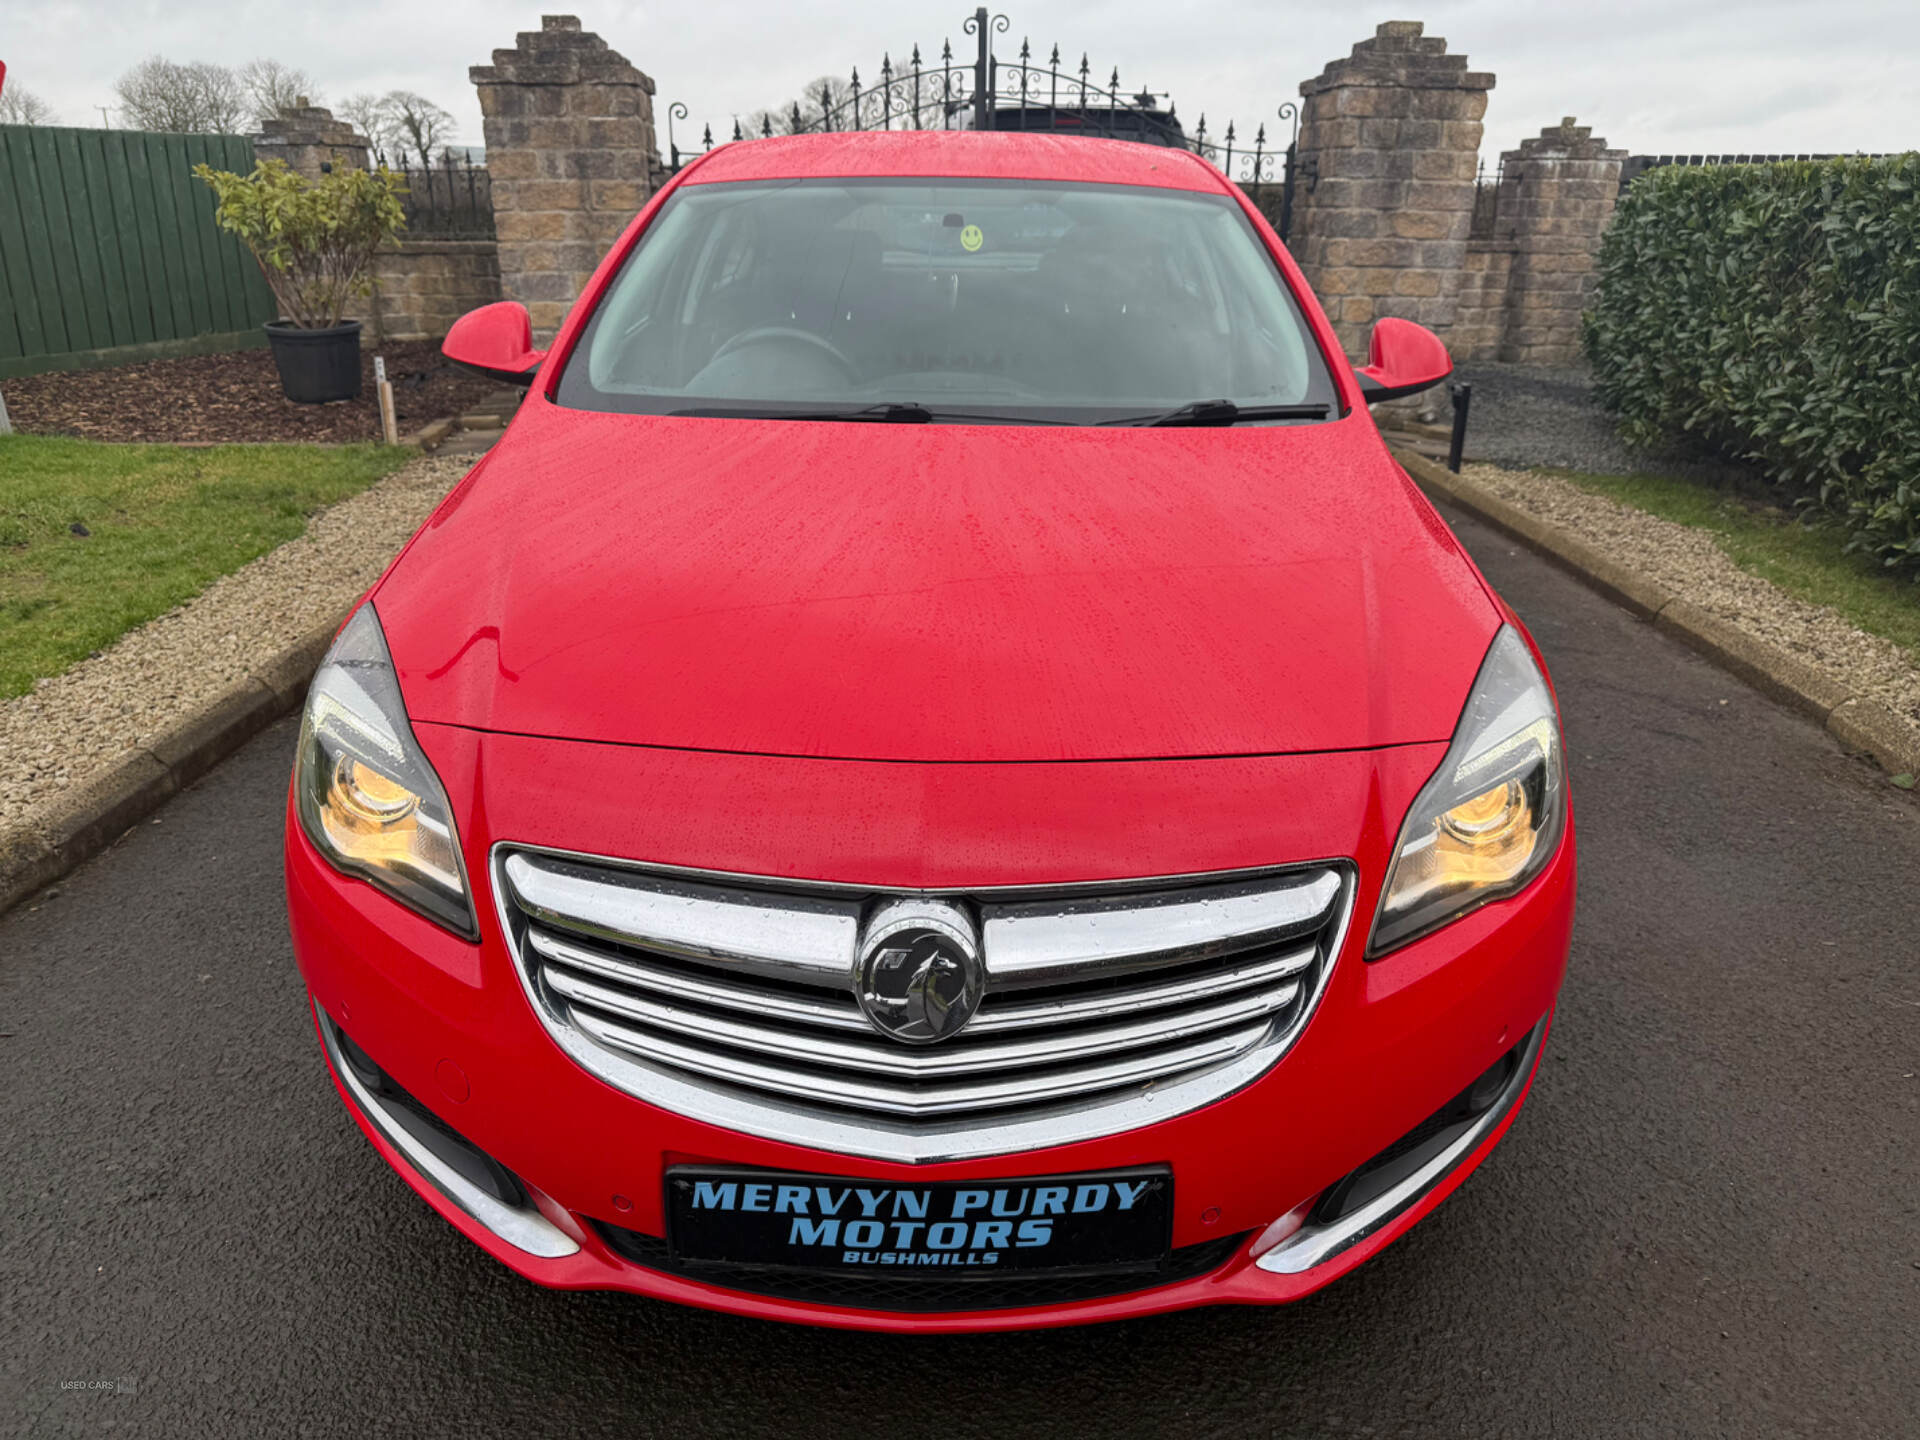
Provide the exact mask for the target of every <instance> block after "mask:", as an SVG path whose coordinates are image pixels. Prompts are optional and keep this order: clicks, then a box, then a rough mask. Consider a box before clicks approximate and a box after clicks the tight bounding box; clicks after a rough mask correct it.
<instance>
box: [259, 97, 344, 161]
mask: <svg viewBox="0 0 1920 1440" xmlns="http://www.w3.org/2000/svg"><path fill="white" fill-rule="evenodd" d="M372 149H373V142H372V141H371V140H369V139H368V138H367V137H366V136H364V135H362V134H361V133H360V132H359V131H357V130H355V129H354V128H353V126H352V125H350V124H348V123H347V122H346V121H345V120H337V119H335V118H334V114H333V112H332V111H331V110H329V109H327V108H326V107H325V106H324V105H313V104H310V103H308V100H307V97H306V96H304V95H302V96H301V97H300V98H299V99H298V100H296V101H294V103H293V104H291V105H283V106H281V107H280V110H279V112H278V113H277V114H274V115H271V116H269V117H268V118H266V119H264V120H262V121H261V122H260V133H259V134H257V135H255V136H254V137H253V151H254V156H255V158H256V159H260V160H284V161H285V162H286V164H287V168H288V169H289V170H292V171H294V172H295V173H297V174H300V175H304V176H306V177H307V178H308V179H309V180H317V179H318V178H319V177H320V173H321V169H322V167H323V166H326V165H330V164H331V163H332V162H333V161H335V160H340V161H343V162H345V163H346V164H348V165H351V166H354V167H356V168H365V166H366V163H367V155H368V152H370V151H371V150H372Z"/></svg>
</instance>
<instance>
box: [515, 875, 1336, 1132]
mask: <svg viewBox="0 0 1920 1440" xmlns="http://www.w3.org/2000/svg"><path fill="white" fill-rule="evenodd" d="M494 880H495V889H496V894H497V896H498V898H499V902H500V909H501V918H502V921H503V924H504V925H505V927H506V930H507V934H508V936H509V938H510V941H511V943H512V945H513V949H514V954H515V959H516V961H517V967H518V970H519V973H520V977H521V980H522V982H523V984H524V985H525V986H526V988H527V992H528V995H529V997H530V999H531V1000H532V1001H533V1004H534V1008H535V1010H536V1011H537V1013H538V1014H539V1016H540V1019H541V1021H542V1022H543V1023H544V1024H545V1026H546V1028H547V1030H548V1032H549V1033H550V1034H552V1035H553V1037H554V1038H555V1040H556V1041H558V1042H559V1043H560V1045H561V1046H562V1047H563V1048H564V1049H565V1050H566V1051H567V1052H568V1053H569V1054H570V1055H572V1056H573V1058H574V1059H575V1060H576V1061H578V1062H579V1063H580V1064H581V1065H583V1066H584V1067H585V1068H586V1069H588V1070H590V1071H592V1072H593V1073H594V1074H596V1075H598V1076H600V1077H601V1078H602V1079H604V1080H606V1081H608V1082H609V1083H610V1084H613V1085H615V1086H617V1087H619V1088H621V1089H623V1090H626V1091H628V1092H629V1093H631V1094H633V1095H636V1096H638V1097H639V1098H641V1099H643V1100H647V1101H650V1102H652V1103H655V1104H659V1105H661V1106H663V1107H665V1108H667V1109H670V1110H673V1111H676V1112H678V1113H681V1114H686V1115H689V1116H691V1117H692V1118H695V1119H699V1120H705V1121H708V1122H710V1123H713V1124H717V1125H723V1126H726V1127H728V1128H731V1129H735V1130H743V1131H747V1132H749V1133H753V1134H757V1135H763V1136H767V1137H769V1138H773V1139H780V1140H788V1141H792V1142H794V1143H797V1144H805V1145H813V1146H819V1147H821V1148H827V1149H835V1150H841V1151H844V1152H847V1153H852V1154H859V1155H867V1156H871V1157H874V1158H878V1159H893V1160H901V1161H908V1162H921V1161H929V1160H937V1159H956V1158H962V1157H965V1156H972V1155H986V1154H996V1153H1004V1152H1008V1151H1013V1150H1022V1149H1029V1148H1033V1147H1035V1146H1038V1145H1044V1144H1063V1143H1067V1142H1069V1141H1073V1140H1081V1139H1088V1138H1092V1137H1093V1136H1097V1135H1103V1134H1110V1133H1113V1132H1115V1131H1119V1130H1125V1129H1132V1128H1135V1127H1137V1126H1139V1125H1143V1124H1150V1123H1153V1122H1154V1121H1156V1120H1161V1119H1165V1118H1168V1117H1169V1116H1172V1115H1177V1114H1181V1113H1183V1112H1185V1111H1187V1110H1191V1109H1194V1108H1196V1107H1197V1106H1200V1105H1204V1104H1207V1103H1209V1102H1210V1101H1213V1100H1216V1099H1219V1098H1220V1097H1222V1096H1224V1095H1227V1094H1229V1093H1231V1092H1232V1091H1234V1090H1236V1089H1239V1088H1240V1087H1241V1086H1243V1085H1245V1084H1246V1083H1247V1082H1248V1081H1250V1080H1252V1079H1253V1078H1254V1077H1255V1076H1257V1075H1259V1074H1260V1073H1261V1072H1263V1071H1264V1070H1266V1069H1267V1068H1268V1067H1269V1066H1271V1065H1272V1064H1273V1063H1274V1061H1276V1060H1277V1059H1278V1058H1279V1057H1280V1055H1281V1054H1282V1053H1283V1052H1284V1051H1285V1049H1286V1047H1287V1046H1288V1045H1290V1044H1291V1043H1292V1042H1293V1040H1294V1038H1295V1037H1296V1036H1297V1035H1298V1034H1299V1032H1300V1029H1301V1027H1302V1026H1304V1024H1305V1023H1306V1020H1307V1017H1308V1015H1309V1014H1310V1013H1311V1011H1312V1009H1313V1005H1314V1002H1315V1001H1316V1000H1317V999H1318V998H1319V994H1320V991H1321V989H1322V988H1323V987H1324V985H1325V982H1326V978H1327V974H1328V971H1329V969H1330V966H1331V958H1330V957H1332V956H1333V955H1336V954H1337V953H1338V950H1339V943H1340V939H1341V937H1342V935H1343V933H1344V930H1345V926H1346V918H1347V913H1348V910H1349V907H1350V905H1351V900H1352V885H1351V881H1350V875H1349V871H1348V868H1347V867H1345V866H1343V865H1319V866H1308V867H1300V868H1294V869H1288V870H1281V871H1272V872H1263V873H1258V874H1246V873H1238V874H1232V875H1227V876H1222V877H1211V878H1207V879H1190V880H1168V881H1142V882H1138V883H1129V884H1126V885H1111V884H1103V885H1099V886H1086V887H1077V888H1076V887H1069V888H1063V889H1060V890H1047V891H1040V890H1032V889H1025V890H999V891H994V890H983V891H979V892H977V893H966V894H942V895H941V896H940V897H939V899H940V900H941V902H942V903H945V904H948V905H950V906H951V907H953V909H954V911H955V913H956V914H961V915H964V916H965V917H967V923H968V924H970V925H971V926H972V927H973V930H974V933H975V934H976V935H977V937H978V958H979V961H980V962H981V963H982V964H983V965H984V971H985V980H984V994H983V996H982V997H981V999H980V1001H979V1006H978V1009H977V1011H976V1012H975V1013H974V1015H973V1017H972V1020H971V1022H970V1023H969V1024H968V1025H967V1026H966V1027H965V1029H964V1030H962V1031H961V1032H960V1033H959V1034H957V1035H954V1036H953V1037H952V1038H949V1039H946V1040H942V1041H939V1042H938V1043H934V1044H917V1045H916V1044H906V1043H902V1042H901V1041H898V1040H895V1039H893V1038H891V1037H890V1036H888V1035H887V1034H885V1033H883V1032H882V1031H880V1030H879V1029H877V1028H876V1027H875V1025H873V1024H872V1023H870V1022H869V1021H868V1019H867V1016H866V1015H865V1014H864V1013H863V1011H862V1009H861V1005H860V1003H859V1001H858V1000H857V999H856V985H855V974H856V964H857V959H858V956H859V954H860V950H861V935H862V927H863V924H865V922H866V920H867V918H868V917H869V916H870V915H872V914H873V912H874V910H875V909H876V907H878V906H879V905H880V904H882V903H883V902H886V901H891V900H896V899H897V898H898V893H897V892H884V893H883V892H874V891H859V890H849V889H842V888H837V887H828V886H811V885H797V884H793V883H791V882H780V881H771V880H759V879H750V878H746V877H732V876H708V875H694V874H683V873H680V872H673V871H665V870H658V869H647V868H640V867H633V866H626V865H621V864H619V863H617V862H611V861H601V860H591V859H586V858H582V857H574V856H565V855H558V854H553V853H550V852H544V851H534V850H517V849H502V850H500V851H499V852H497V853H496V857H495V865H494Z"/></svg>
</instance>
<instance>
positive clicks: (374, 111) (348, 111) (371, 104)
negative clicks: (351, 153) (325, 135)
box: [333, 90, 393, 148]
mask: <svg viewBox="0 0 1920 1440" xmlns="http://www.w3.org/2000/svg"><path fill="white" fill-rule="evenodd" d="M333 113H334V114H336V115H338V116H339V117H340V118H341V119H342V120H345V121H346V122H347V123H348V124H349V125H351V126H353V128H354V129H355V130H358V131H359V132H360V133H361V134H362V135H364V136H366V137H367V139H369V140H371V141H372V142H373V143H374V145H375V146H376V147H381V148H384V147H385V146H387V145H390V144H391V143H392V140H393V136H392V134H391V129H392V126H391V117H390V116H389V115H388V113H387V102H386V101H385V100H383V99H382V98H381V97H380V96H378V95H370V94H368V93H367V92H366V91H365V90H362V91H359V92H358V93H357V94H353V95H349V96H347V98H346V99H344V100H342V101H341V102H340V103H339V104H338V105H336V106H334V107H333Z"/></svg>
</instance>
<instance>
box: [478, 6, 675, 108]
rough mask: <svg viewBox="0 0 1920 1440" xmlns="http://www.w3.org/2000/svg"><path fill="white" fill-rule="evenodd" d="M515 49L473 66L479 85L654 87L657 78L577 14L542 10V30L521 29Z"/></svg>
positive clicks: (649, 90)
mask: <svg viewBox="0 0 1920 1440" xmlns="http://www.w3.org/2000/svg"><path fill="white" fill-rule="evenodd" d="M514 42H515V43H514V48H513V49H511V50H496V51H494V52H493V64H491V65H475V66H473V67H472V68H471V69H469V70H468V71H467V78H468V79H469V80H470V81H472V82H473V83H474V84H475V85H581V84H586V85H637V86H639V87H640V88H641V89H642V90H644V91H646V92H647V94H649V95H651V94H653V93H654V91H653V77H652V76H650V75H648V74H646V73H645V72H644V71H642V70H641V69H639V67H637V66H635V65H634V64H632V63H631V62H630V61H629V60H628V59H627V57H626V56H624V55H622V54H621V53H620V52H619V51H618V50H615V49H613V48H612V47H610V46H609V45H608V44H607V42H606V41H604V40H602V39H601V38H600V37H599V36H598V35H596V34H594V33H593V32H592V31H591V30H582V29H581V28H580V17H579V16H578V15H542V16H541V17H540V28H539V29H538V30H522V31H521V32H520V33H519V34H518V35H517V36H515V37H514Z"/></svg>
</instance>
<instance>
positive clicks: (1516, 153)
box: [1500, 115, 1627, 164]
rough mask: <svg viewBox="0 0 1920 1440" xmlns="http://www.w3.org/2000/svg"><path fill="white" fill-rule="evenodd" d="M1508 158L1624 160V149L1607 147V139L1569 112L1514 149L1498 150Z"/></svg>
mask: <svg viewBox="0 0 1920 1440" xmlns="http://www.w3.org/2000/svg"><path fill="white" fill-rule="evenodd" d="M1500 158H1501V159H1502V160H1504V161H1508V162H1519V163H1521V164H1524V163H1526V162H1527V161H1529V160H1624V159H1626V158H1627V152H1626V151H1625V150H1609V149H1608V148H1607V142H1606V141H1605V140H1602V139H1598V138H1596V137H1595V136H1594V133H1593V127H1592V126H1591V125H1581V124H1578V123H1576V122H1575V120H1574V118H1573V116H1571V115H1569V116H1567V117H1566V118H1565V119H1563V120H1561V122H1560V123H1559V124H1558V125H1549V126H1547V127H1546V128H1545V129H1544V130H1542V131H1541V132H1540V133H1539V134H1538V135H1531V136H1528V137H1527V138H1526V139H1525V140H1522V141H1521V142H1520V148H1519V149H1518V150H1506V151H1502V152H1501V155H1500Z"/></svg>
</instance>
